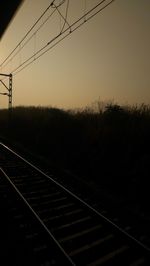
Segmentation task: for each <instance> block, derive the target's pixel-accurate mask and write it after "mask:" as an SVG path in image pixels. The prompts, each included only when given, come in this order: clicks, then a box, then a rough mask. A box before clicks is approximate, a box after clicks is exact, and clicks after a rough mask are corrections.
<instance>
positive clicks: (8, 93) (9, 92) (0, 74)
mask: <svg viewBox="0 0 150 266" xmlns="http://www.w3.org/2000/svg"><path fill="white" fill-rule="evenodd" d="M0 76H4V77H8V78H9V86H7V85H6V84H5V83H4V82H3V81H2V80H0V82H1V83H2V84H3V86H4V87H5V88H6V89H7V91H8V92H1V93H0V94H1V95H6V96H8V109H9V110H11V109H12V74H3V73H0Z"/></svg>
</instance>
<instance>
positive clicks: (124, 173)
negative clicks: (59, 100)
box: [0, 104, 150, 204]
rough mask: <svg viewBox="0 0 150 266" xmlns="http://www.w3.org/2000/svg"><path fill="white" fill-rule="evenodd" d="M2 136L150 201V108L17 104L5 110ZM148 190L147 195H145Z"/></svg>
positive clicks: (119, 190)
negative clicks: (30, 105) (91, 107)
mask: <svg viewBox="0 0 150 266" xmlns="http://www.w3.org/2000/svg"><path fill="white" fill-rule="evenodd" d="M0 135H1V136H2V137H3V138H6V139H8V140H9V141H12V142H13V143H14V142H15V143H19V144H21V145H22V146H23V147H25V148H26V149H29V150H31V151H32V152H34V153H36V154H37V155H40V156H42V157H43V158H46V159H47V160H49V162H50V163H51V164H54V165H55V166H57V167H58V168H64V169H69V170H70V171H72V172H74V173H76V174H77V175H78V176H80V177H81V178H83V179H85V180H86V181H90V182H91V181H92V182H94V183H96V184H97V185H98V186H101V185H103V186H106V187H107V188H109V189H110V190H111V191H113V193H116V194H118V195H122V196H126V197H128V198H130V199H135V198H137V195H140V198H138V200H139V199H140V201H141V202H143V204H144V203H145V202H147V200H148V199H150V196H148V195H149V194H148V184H149V176H150V164H149V161H150V141H149V136H150V107H149V106H146V105H141V106H140V107H137V106H133V107H129V106H128V107H121V106H119V105H113V104H109V105H107V106H106V108H105V109H104V110H100V109H99V110H98V111H93V110H92V109H85V110H70V111H65V110H60V109H57V108H42V107H16V108H13V109H12V112H11V114H10V113H9V111H7V110H1V111H0ZM145 191H147V193H145Z"/></svg>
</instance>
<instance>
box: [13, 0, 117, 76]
mask: <svg viewBox="0 0 150 266" xmlns="http://www.w3.org/2000/svg"><path fill="white" fill-rule="evenodd" d="M106 1H107V0H102V1H101V2H100V3H99V4H97V5H96V6H94V7H93V8H92V9H91V10H89V11H88V12H86V13H85V14H84V15H83V16H81V17H80V18H79V19H78V20H76V21H75V22H74V23H72V24H71V25H69V26H68V27H67V28H66V29H65V30H63V32H60V33H59V34H58V35H56V36H55V37H54V38H53V39H51V40H50V41H49V42H48V43H47V44H46V45H44V46H43V47H42V48H41V49H39V50H38V51H37V52H36V53H35V54H33V55H32V56H30V57H28V58H27V59H26V60H25V61H24V62H23V63H22V64H21V65H20V66H18V67H16V68H15V69H13V71H12V73H13V74H14V75H16V74H18V73H19V72H21V71H22V70H23V69H25V68H26V67H28V66H29V65H30V64H32V63H33V62H34V61H36V60H37V59H39V58H40V57H41V56H43V55H44V54H45V53H47V52H48V51H49V50H51V49H52V48H53V47H55V46H56V45H57V44H59V43H60V42H61V41H62V40H64V39H65V38H67V37H68V36H69V35H70V34H71V33H72V32H74V31H75V30H77V29H78V28H80V27H81V26H82V25H83V24H84V23H86V22H87V21H89V20H90V19H91V18H93V17H94V16H96V15H97V14H98V13H100V12H102V11H103V10H104V9H105V8H106V7H108V6H109V5H110V4H112V3H113V2H114V1H115V0H111V1H110V2H109V3H107V4H105V5H104V6H103V7H101V8H99V7H100V6H101V5H102V4H103V3H104V2H106ZM98 8H99V9H98ZM97 9H98V10H97ZM93 12H94V13H93ZM91 13H92V14H91ZM90 14H91V15H90ZM89 15H90V16H89ZM85 17H86V20H85V19H84V18H85ZM82 20H83V21H82ZM70 29H71V30H70ZM63 35H64V36H63ZM61 36H63V37H61ZM58 38H59V40H58V41H56V40H57V39H58ZM54 41H56V42H55V43H54ZM49 45H51V46H50V47H49V48H48V49H46V47H48V46H49ZM45 49H46V50H45ZM44 50H45V51H44Z"/></svg>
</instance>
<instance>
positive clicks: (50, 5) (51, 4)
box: [0, 0, 65, 67]
mask: <svg viewBox="0 0 150 266" xmlns="http://www.w3.org/2000/svg"><path fill="white" fill-rule="evenodd" d="M64 1H65V0H64ZM54 2H55V0H53V1H52V2H51V3H50V4H49V6H48V7H47V8H46V9H45V10H44V12H43V13H42V14H41V16H40V17H39V18H38V19H37V20H36V22H35V23H34V24H33V25H32V27H31V28H30V29H29V30H28V31H27V33H26V34H25V35H24V37H23V38H22V39H21V41H20V42H19V43H18V44H17V45H16V47H15V48H14V49H13V50H12V51H11V52H10V54H9V55H8V56H7V57H6V58H5V60H4V61H3V62H2V63H1V65H0V67H2V66H3V64H4V63H5V62H6V61H7V60H8V58H9V57H10V56H11V55H12V54H13V53H14V52H15V51H16V49H17V48H18V47H19V46H20V45H21V43H22V42H23V41H24V40H25V39H26V37H27V36H28V35H29V33H30V32H31V31H32V30H33V29H34V27H35V26H36V25H37V24H38V22H39V21H40V20H41V19H42V17H43V16H44V15H45V14H46V12H47V11H48V10H49V8H50V7H52V6H53V4H54Z"/></svg>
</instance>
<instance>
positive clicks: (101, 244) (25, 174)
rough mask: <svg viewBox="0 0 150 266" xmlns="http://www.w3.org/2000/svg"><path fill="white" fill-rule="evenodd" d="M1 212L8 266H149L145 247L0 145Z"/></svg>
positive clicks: (149, 260) (148, 253)
mask: <svg viewBox="0 0 150 266" xmlns="http://www.w3.org/2000/svg"><path fill="white" fill-rule="evenodd" d="M4 206H5V210H4ZM0 210H1V213H3V212H4V214H5V215H6V216H7V221H8V224H10V221H11V227H10V229H9V231H10V238H9V242H10V243H11V245H12V246H13V248H14V249H17V251H16V257H15V259H14V261H15V262H14V264H13V263H12V262H11V265H15V266H17V265H41V266H48V265H66V266H67V265H94V266H95V265H132V266H137V265H150V259H149V255H150V249H149V248H148V247H146V246H145V245H144V244H142V243H141V242H140V241H138V240H136V239H135V238H134V237H132V236H130V235H129V234H128V233H127V232H125V231H123V230H122V229H121V228H119V227H118V226H117V225H115V224H114V223H113V222H111V221H110V220H109V219H107V218H106V217H105V216H104V215H102V214H101V213H99V212H97V211H96V210H95V209H93V208H92V207H91V206H89V205H88V204H87V203H85V202H84V201H82V200H81V199H80V198H78V197H77V196H76V195H74V194H73V193H71V192H70V191H68V190H67V189H66V188H64V187H63V186H62V185H61V184H59V183H58V182H56V181H55V180H53V179H52V178H51V177H50V176H48V175H47V174H45V173H43V172H42V171H41V170H40V169H38V168H37V167H35V166H33V165H32V164H30V163H29V162H28V161H26V160H25V159H24V158H22V157H21V156H19V155H18V154H16V153H15V152H14V151H12V150H11V149H10V148H8V147H7V146H5V145H4V144H2V143H0ZM3 226H5V225H4V224H3ZM12 230H13V231H14V233H12ZM14 237H16V239H17V241H18V242H17V243H18V245H17V246H16V247H15V240H14ZM13 248H12V249H13ZM10 250H11V247H10ZM8 252H9V251H8ZM12 253H13V254H11V256H14V251H13V252H12ZM7 255H9V254H6V257H7ZM20 261H21V263H20ZM2 265H9V264H8V262H7V263H6V264H2Z"/></svg>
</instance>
